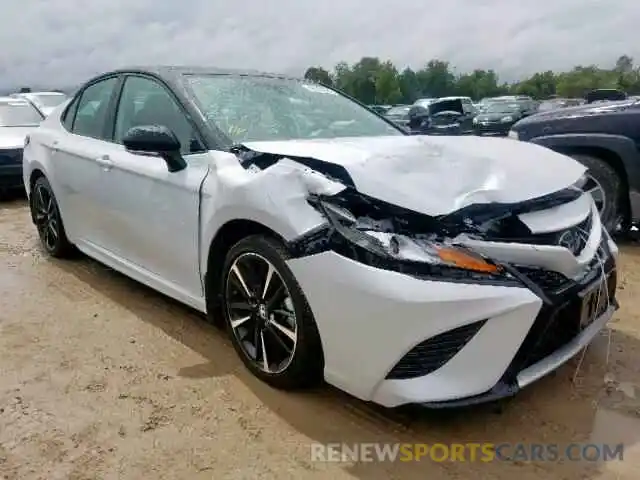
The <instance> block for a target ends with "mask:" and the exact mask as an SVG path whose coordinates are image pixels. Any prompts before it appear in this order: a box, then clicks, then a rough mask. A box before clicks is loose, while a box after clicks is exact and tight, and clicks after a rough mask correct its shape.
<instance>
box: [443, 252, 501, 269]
mask: <svg viewBox="0 0 640 480" xmlns="http://www.w3.org/2000/svg"><path fill="white" fill-rule="evenodd" d="M438 256H439V257H440V259H441V260H442V261H443V262H445V263H448V264H449V265H452V266H455V267H458V268H464V269H465V270H472V271H474V272H486V273H499V272H500V269H499V268H498V267H497V266H495V265H492V264H490V263H487V262H486V261H484V259H482V258H480V257H476V256H474V255H470V254H468V253H465V252H463V251H461V250H458V249H456V248H446V247H444V248H439V249H438Z"/></svg>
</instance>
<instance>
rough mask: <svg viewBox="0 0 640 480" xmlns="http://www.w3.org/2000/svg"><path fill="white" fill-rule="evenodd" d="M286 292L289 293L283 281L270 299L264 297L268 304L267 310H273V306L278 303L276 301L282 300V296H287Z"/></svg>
mask: <svg viewBox="0 0 640 480" xmlns="http://www.w3.org/2000/svg"><path fill="white" fill-rule="evenodd" d="M286 294H287V292H286V287H285V286H284V284H283V283H281V284H280V285H278V289H277V290H276V291H275V292H274V293H273V295H272V296H271V298H270V299H268V300H267V299H266V298H265V299H264V300H265V301H266V304H267V310H269V311H271V310H272V309H273V307H274V306H275V305H276V303H278V301H280V300H282V297H283V296H286Z"/></svg>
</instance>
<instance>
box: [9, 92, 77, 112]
mask: <svg viewBox="0 0 640 480" xmlns="http://www.w3.org/2000/svg"><path fill="white" fill-rule="evenodd" d="M11 96H12V97H20V98H24V99H25V100H27V101H28V102H30V103H31V104H32V105H33V106H34V107H35V108H37V109H38V110H39V111H40V113H42V115H44V116H45V117H46V116H47V115H49V114H50V113H51V112H53V110H54V109H55V108H56V107H57V106H58V105H60V104H61V103H63V102H64V101H65V100H66V99H67V96H66V95H65V94H64V93H62V92H27V93H14V94H13V95H11Z"/></svg>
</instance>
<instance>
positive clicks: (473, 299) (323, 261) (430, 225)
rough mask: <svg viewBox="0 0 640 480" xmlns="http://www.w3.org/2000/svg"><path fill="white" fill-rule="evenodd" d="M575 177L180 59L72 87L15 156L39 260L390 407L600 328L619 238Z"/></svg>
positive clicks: (541, 356)
mask: <svg viewBox="0 0 640 480" xmlns="http://www.w3.org/2000/svg"><path fill="white" fill-rule="evenodd" d="M96 102H97V103H98V105H97V108H96V107H91V108H87V106H88V105H90V104H92V103H96ZM584 170H585V168H584V167H583V166H582V165H580V164H579V163H577V162H575V161H574V160H572V159H570V158H568V157H566V156H564V155H560V154H557V153H555V152H552V151H551V150H548V149H545V148H542V147H539V146H536V145H531V144H527V143H525V142H509V141H501V140H496V139H488V138H480V137H475V136H467V137H456V138H454V137H445V136H442V137H435V136H433V137H432V136H421V135H415V136H413V135H408V134H407V133H406V132H405V131H403V130H402V129H401V128H399V127H396V126H394V125H393V124H392V123H391V122H389V121H388V120H386V119H384V118H381V117H380V116H378V115H375V114H374V113H373V112H371V111H370V110H368V109H366V108H364V107H363V106H362V105H360V104H359V103H357V102H355V101H353V100H351V99H349V98H348V97H346V96H343V95H342V94H341V93H340V92H338V91H335V90H333V89H331V88H327V87H324V86H319V85H317V84H313V83H308V82H306V81H304V80H299V79H296V78H288V77H284V76H281V75H268V74H257V73H251V72H234V71H225V70H214V69H209V68H186V67H158V68H146V69H135V70H119V71H114V72H108V73H106V74H103V75H100V76H98V77H96V78H94V79H92V80H90V81H89V82H88V83H87V84H86V85H85V86H84V87H83V88H81V89H80V90H79V91H78V93H77V94H76V95H75V96H74V98H73V99H72V100H71V101H70V103H69V104H68V105H67V106H66V107H64V108H61V109H59V110H56V112H54V113H53V114H52V115H50V116H49V117H48V118H47V119H46V120H45V121H44V122H43V123H42V125H41V127H40V128H39V129H36V130H35V131H34V132H33V133H32V134H30V136H29V139H28V140H27V142H26V147H25V152H24V182H25V186H26V189H27V193H28V197H29V204H30V208H31V215H32V219H33V221H34V223H35V225H36V228H37V232H38V234H39V236H40V240H41V242H42V246H43V249H44V250H45V251H46V252H48V253H49V254H50V255H52V256H56V257H63V256H65V255H68V254H70V253H71V252H72V251H73V249H74V246H75V247H76V248H77V249H79V250H80V251H82V252H84V253H85V254H87V255H89V256H91V257H94V258H95V259H97V260H99V261H101V262H103V263H105V264H107V265H109V266H110V267H112V268H113V269H115V270H118V271H120V272H122V273H124V274H126V275H128V276H130V277H132V278H134V279H136V280H138V281H140V282H143V283H145V284H146V285H148V286H150V287H152V288H155V289H157V290H159V291H160V292H163V293H165V294H166V295H169V296H171V297H173V298H175V299H177V300H179V301H181V302H184V303H186V304H188V305H190V306H192V307H194V308H196V309H198V310H200V311H202V312H206V313H207V314H208V315H209V316H210V317H211V318H212V319H215V318H218V316H219V318H221V319H222V320H223V321H224V323H225V325H226V328H227V331H228V333H229V336H230V338H231V342H232V344H233V346H234V348H235V350H236V352H237V353H238V355H239V356H240V358H241V359H242V361H243V362H244V364H245V365H246V367H247V368H248V369H249V370H250V371H251V372H252V373H253V374H254V375H256V376H257V377H259V378H260V379H262V380H263V381H265V382H268V383H269V384H271V385H273V386H276V387H279V388H300V387H303V386H307V385H310V384H314V383H316V382H318V381H320V380H321V379H322V378H323V377H324V378H325V379H326V381H327V382H329V383H331V384H333V385H335V386H337V387H339V388H341V389H343V390H345V391H347V392H349V393H351V394H352V395H355V396H356V397H358V398H361V399H364V400H369V401H373V402H376V403H379V404H382V405H385V406H388V407H393V406H398V405H403V404H413V403H417V404H421V405H426V406H455V405H460V404H465V403H466V404H470V403H477V402H480V401H489V400H495V399H496V398H499V397H504V396H509V395H513V394H515V392H517V391H518V390H519V389H520V388H522V387H524V386H526V385H529V384H530V383H532V382H533V381H535V380H537V379H538V378H540V377H542V376H544V375H546V374H547V373H549V372H551V371H553V370H555V369H556V368H558V367H559V366H560V365H562V364H563V363H565V362H566V361H567V360H568V359H569V358H570V357H572V356H574V355H575V354H577V353H578V352H580V351H582V349H583V348H584V347H585V346H586V345H587V344H588V343H589V342H590V341H591V340H592V338H594V337H595V336H596V335H597V333H598V332H599V331H600V330H601V329H602V328H603V327H604V326H605V324H606V323H607V321H608V320H609V319H610V318H611V315H612V314H613V312H614V311H615V309H616V308H617V303H616V301H615V298H614V296H615V285H616V270H615V263H616V260H615V259H616V252H617V249H616V246H615V244H614V243H613V242H612V241H611V240H610V238H609V237H608V235H607V233H606V232H605V231H604V230H603V229H602V227H601V224H600V217H599V216H598V215H597V211H596V209H595V206H594V203H593V200H592V198H591V197H590V196H589V195H588V194H586V193H584V192H582V191H580V190H579V189H576V188H574V187H572V185H573V184H574V183H575V182H577V181H578V180H579V179H580V178H581V176H582V175H583V173H584ZM567 210H569V211H571V212H572V214H571V215H567V213H566V211H567ZM584 231H586V232H588V234H589V240H588V241H584V237H583V236H580V233H581V232H584ZM585 289H586V290H585ZM596 300H601V301H599V302H596ZM52 321H56V320H55V319H52Z"/></svg>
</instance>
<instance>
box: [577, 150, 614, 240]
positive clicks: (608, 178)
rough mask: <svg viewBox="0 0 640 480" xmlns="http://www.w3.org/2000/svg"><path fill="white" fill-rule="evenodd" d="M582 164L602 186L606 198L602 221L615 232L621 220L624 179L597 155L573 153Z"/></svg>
mask: <svg viewBox="0 0 640 480" xmlns="http://www.w3.org/2000/svg"><path fill="white" fill-rule="evenodd" d="M571 157H572V158H573V159H574V160H577V161H578V162H580V163H581V164H582V165H584V166H585V167H587V171H586V174H587V175H589V176H591V177H593V178H594V179H595V180H597V181H598V183H599V184H600V185H601V186H602V189H603V190H604V195H605V198H606V206H605V210H604V211H603V212H602V214H601V219H602V223H603V225H604V226H605V228H606V229H607V230H608V231H609V232H613V231H614V230H615V228H616V227H617V223H618V221H619V220H620V219H619V216H620V210H619V205H620V192H621V190H622V180H621V179H620V176H619V175H618V173H617V172H616V170H615V169H614V168H613V167H612V166H611V165H609V164H608V163H606V162H605V161H604V160H601V159H599V158H597V157H592V156H590V155H582V154H575V155H571Z"/></svg>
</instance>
